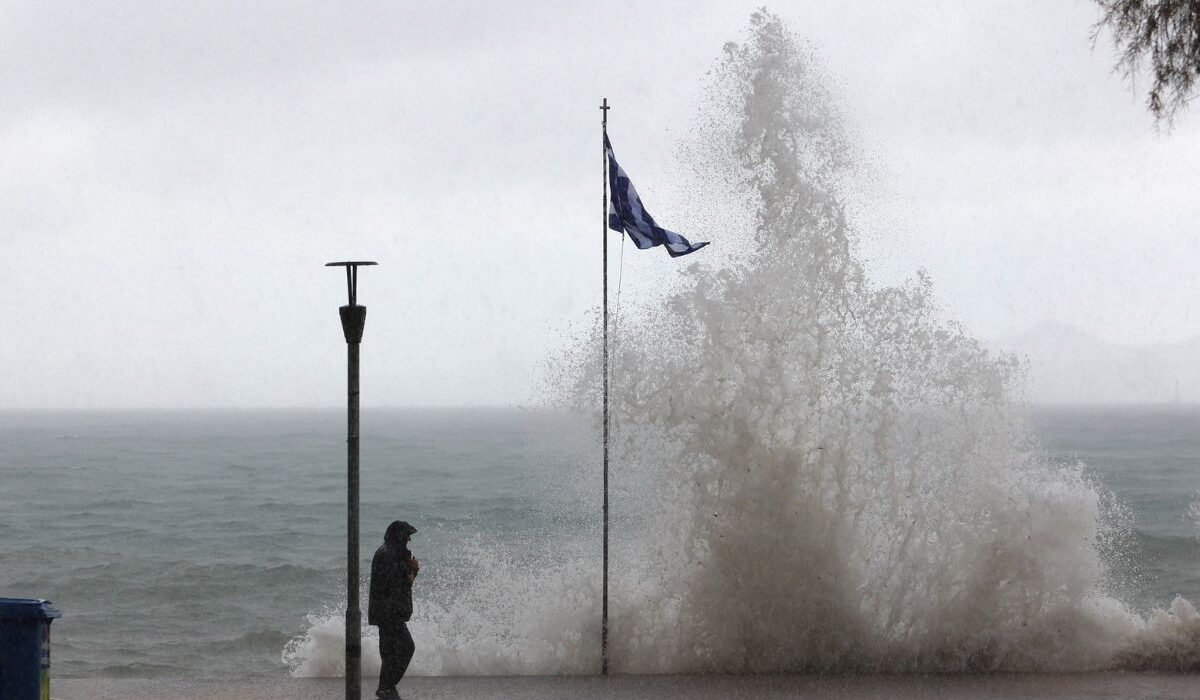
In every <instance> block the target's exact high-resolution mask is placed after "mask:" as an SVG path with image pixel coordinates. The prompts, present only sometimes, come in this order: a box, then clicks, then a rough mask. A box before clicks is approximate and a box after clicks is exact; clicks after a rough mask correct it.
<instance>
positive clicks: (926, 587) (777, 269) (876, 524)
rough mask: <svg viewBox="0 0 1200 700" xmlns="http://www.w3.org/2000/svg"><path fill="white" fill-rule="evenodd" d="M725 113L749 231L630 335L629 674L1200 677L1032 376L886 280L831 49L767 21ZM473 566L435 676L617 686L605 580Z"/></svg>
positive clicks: (721, 109) (1194, 651) (720, 73)
mask: <svg viewBox="0 0 1200 700" xmlns="http://www.w3.org/2000/svg"><path fill="white" fill-rule="evenodd" d="M709 96H710V98H711V99H710V100H709V101H708V102H709V104H711V105H715V106H714V107H712V108H711V109H710V111H708V112H707V113H706V114H704V115H703V116H702V118H701V120H700V122H699V127H698V129H697V132H696V134H697V144H698V145H697V146H695V147H694V148H693V149H691V150H690V152H691V153H693V154H694V155H696V157H697V161H698V162H697V171H698V173H700V174H699V175H698V181H699V182H701V184H703V182H704V181H706V180H707V181H708V182H709V183H710V184H713V185H714V188H713V189H712V190H708V191H705V192H704V195H703V196H704V198H705V199H707V200H708V201H713V200H714V199H720V200H721V201H722V202H723V206H725V207H726V209H727V213H722V210H721V209H720V208H712V207H710V208H708V209H707V210H706V216H708V217H710V218H714V219H721V220H722V223H723V224H724V226H723V227H722V228H721V235H720V236H718V235H717V231H716V230H713V231H710V232H708V233H705V232H704V231H694V233H695V234H697V235H698V236H699V237H700V238H708V239H711V240H713V241H715V242H716V244H715V245H714V246H712V250H711V251H710V250H706V251H705V252H704V253H700V254H697V255H696V256H694V257H696V258H697V260H695V261H692V260H691V259H687V260H686V262H691V263H693V264H691V265H689V266H688V267H687V271H686V275H683V276H682V277H681V280H680V282H679V284H678V286H677V288H676V290H675V291H674V292H673V293H671V294H669V295H666V296H664V298H661V299H656V300H654V303H653V305H652V306H648V307H646V308H643V309H640V311H641V314H640V315H638V314H632V315H630V316H628V317H626V321H624V322H623V323H624V325H623V328H622V329H621V332H620V336H619V338H618V339H617V343H616V346H615V350H614V354H613V361H614V373H613V376H614V390H613V397H614V423H615V434H616V440H615V443H614V444H615V460H614V463H615V464H617V465H619V466H618V467H617V476H616V478H617V479H618V480H620V481H621V482H622V483H623V484H624V486H623V488H624V489H625V490H626V491H625V492H626V493H627V494H628V495H629V499H630V501H628V502H627V503H626V508H627V510H628V511H629V512H628V513H627V514H626V515H627V517H626V526H625V527H624V528H623V529H622V530H621V531H620V532H619V533H618V534H617V536H618V538H619V539H618V541H617V543H616V546H617V548H618V550H617V551H618V552H619V556H617V557H615V559H616V560H619V561H621V562H623V566H621V567H620V568H619V569H617V570H616V571H615V573H614V583H613V591H612V595H613V597H612V662H613V666H614V668H616V669H617V670H619V671H621V672H646V673H649V672H660V673H678V672H710V671H715V672H727V673H748V672H772V671H951V672H962V671H968V672H969V671H987V670H1055V671H1067V670H1087V669H1100V668H1172V669H1181V668H1182V669H1192V668H1196V667H1197V666H1198V665H1200V614H1198V613H1197V612H1196V610H1195V608H1194V607H1193V606H1192V605H1191V603H1189V602H1188V601H1186V600H1183V599H1177V600H1176V601H1175V602H1174V603H1173V604H1172V605H1171V607H1170V609H1166V610H1158V611H1154V612H1152V613H1151V614H1150V615H1149V616H1139V615H1138V614H1135V613H1134V612H1132V611H1131V610H1130V609H1129V607H1128V606H1127V605H1125V604H1124V603H1122V602H1121V600H1120V598H1119V591H1120V590H1121V584H1122V576H1123V571H1122V568H1121V565H1122V562H1123V559H1122V558H1121V549H1120V548H1119V547H1117V546H1115V545H1114V543H1115V542H1117V540H1118V537H1117V535H1118V534H1119V530H1120V528H1121V525H1122V518H1123V517H1124V516H1123V514H1122V512H1121V511H1120V509H1119V508H1117V507H1116V506H1115V505H1114V504H1113V503H1112V499H1111V498H1110V497H1108V496H1107V495H1106V492H1105V491H1104V490H1103V489H1102V488H1099V487H1098V486H1097V485H1096V484H1094V483H1092V482H1090V481H1089V480H1088V479H1087V478H1085V476H1084V475H1083V473H1082V470H1081V468H1080V466H1079V465H1054V464H1050V463H1049V462H1048V460H1047V459H1046V458H1045V456H1044V455H1043V454H1042V453H1041V451H1040V450H1039V449H1038V447H1037V445H1036V444H1035V442H1034V441H1033V439H1032V438H1031V433H1030V428H1029V426H1028V424H1027V421H1026V418H1025V416H1024V409H1023V407H1022V402H1021V401H1020V397H1019V395H1018V391H1019V389H1018V388H1019V382H1020V368H1019V366H1018V365H1017V364H1016V363H1015V362H1014V361H1013V360H1012V359H1011V358H1007V357H1003V356H1000V357H997V356H995V355H993V354H990V353H989V352H988V351H987V350H985V349H984V348H983V347H982V345H981V344H980V343H979V342H977V341H976V340H975V339H973V338H971V337H969V336H968V335H966V334H965V333H963V332H962V331H961V330H960V329H959V328H957V327H956V326H954V325H953V324H948V323H946V322H944V321H941V320H939V314H938V311H937V307H936V304H935V302H934V297H933V288H932V284H931V282H930V281H929V280H928V279H927V278H926V277H925V276H923V275H920V274H918V275H917V277H916V278H915V279H914V280H912V281H911V282H909V283H907V284H905V285H902V286H898V287H877V286H873V285H872V284H871V282H870V280H869V279H868V278H867V275H866V272H865V270H864V267H863V265H862V263H861V261H860V259H859V257H858V256H857V254H856V236H857V234H856V232H855V230H854V228H853V224H852V221H851V220H850V216H849V215H848V214H847V205H846V201H848V200H847V191H848V189H849V188H850V187H852V182H853V179H852V178H851V175H852V165H853V158H852V157H851V155H852V154H851V149H850V147H849V146H848V140H847V138H846V136H845V134H844V133H843V131H842V129H841V127H840V124H839V119H838V116H837V114H836V110H835V109H834V107H833V103H832V101H831V99H830V94H829V91H828V89H826V87H825V85H824V82H823V80H822V78H821V76H820V75H819V71H818V70H817V69H816V68H815V66H814V60H813V57H812V52H811V50H809V49H808V48H807V47H806V46H805V45H804V44H803V43H802V42H800V41H798V40H796V39H795V38H794V37H793V36H792V35H791V34H790V33H789V32H788V31H787V30H786V29H785V28H784V27H783V26H782V24H781V23H780V22H779V21H778V20H777V19H776V18H774V17H772V16H771V15H769V14H766V13H757V14H756V15H755V16H754V18H753V20H752V23H751V29H750V34H749V37H748V39H747V41H746V42H745V43H744V44H742V45H740V46H739V45H729V46H727V48H726V56H725V58H724V60H723V61H722V63H721V64H720V66H719V68H718V69H717V70H716V71H715V72H714V79H713V83H712V86H711V89H710V95H709ZM716 184H719V185H720V188H721V190H722V191H724V192H726V193H727V194H725V195H724V196H721V197H717V196H716V195H713V194H712V192H713V191H717V190H716V187H715V185H716ZM747 205H748V206H749V207H750V209H749V214H748V213H747V210H746V209H745V207H746V206H747ZM739 207H740V208H739ZM739 227H740V228H739ZM722 246H724V247H726V250H727V251H735V252H736V254H729V253H726V254H723V255H722V254H720V253H716V252H713V251H716V250H719V249H720V248H721V247H722ZM710 252H712V255H710V256H709V257H708V258H705V257H704V256H705V254H706V253H710ZM681 262H685V261H681ZM686 262H685V264H686ZM595 347H596V344H595V339H594V338H593V339H591V341H590V342H588V343H584V344H581V345H580V347H579V348H577V351H576V352H575V353H573V354H572V355H570V356H568V357H567V358H565V359H564V361H563V364H562V365H561V366H560V367H559V373H558V375H557V376H571V377H576V378H577V381H576V382H574V384H573V386H568V385H564V386H563V387H562V390H563V392H564V394H565V395H566V396H567V397H568V398H570V397H574V398H576V399H579V403H580V405H588V406H592V405H594V403H595V402H594V397H595V396H596V390H597V387H598V371H597V366H596V354H597V353H595V351H594V348H595ZM499 550H500V551H502V548H499ZM473 561H475V562H476V566H477V568H478V570H479V571H478V575H477V576H475V577H474V578H473V581H468V582H465V583H464V584H463V585H462V587H459V588H456V589H455V590H454V591H453V592H451V591H449V589H447V590H445V591H442V592H441V593H438V592H436V591H435V592H433V593H432V595H431V596H430V600H432V601H433V604H432V605H425V606H424V607H419V610H420V612H419V613H418V617H417V618H416V619H415V620H414V623H413V630H414V637H415V638H416V640H417V644H418V647H419V649H420V653H419V654H418V656H417V658H416V660H415V661H414V666H413V672H414V673H418V674H488V673H584V672H591V671H594V670H595V668H596V667H597V664H598V653H599V652H598V648H597V647H598V645H597V639H598V636H599V629H598V617H599V610H598V606H599V601H598V593H599V592H598V590H597V589H596V587H595V585H594V573H595V565H594V564H595V562H594V561H593V560H592V559H589V558H587V557H564V558H563V559H562V560H560V561H557V562H545V561H543V562H539V563H538V564H537V566H533V567H529V566H524V565H522V564H520V563H518V562H514V561H506V560H505V559H504V557H503V556H497V548H496V547H480V548H479V551H478V552H477V556H476V557H475V558H474V559H473ZM338 635H340V621H339V620H337V618H335V617H334V618H330V617H321V618H316V619H314V624H313V626H312V628H311V629H310V631H309V633H308V635H307V636H306V637H305V638H303V639H302V640H295V641H293V643H292V644H291V645H289V649H288V651H287V652H285V660H287V661H288V662H289V664H290V666H291V668H292V670H293V673H295V674H297V675H323V674H327V673H336V672H338V668H339V664H340V658H337V657H340V654H341V641H340V638H339V637H338ZM368 648H370V649H372V651H370V652H365V653H367V654H368V655H369V654H372V653H375V652H374V651H373V649H374V647H373V646H368ZM377 663H378V661H377V658H372V659H371V660H370V661H369V662H368V663H367V664H365V666H364V667H365V668H372V666H371V664H377Z"/></svg>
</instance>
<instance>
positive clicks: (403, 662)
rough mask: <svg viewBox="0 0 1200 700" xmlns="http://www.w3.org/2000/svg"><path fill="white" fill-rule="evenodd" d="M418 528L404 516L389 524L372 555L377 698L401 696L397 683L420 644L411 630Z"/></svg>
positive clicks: (370, 618) (370, 616) (370, 620)
mask: <svg viewBox="0 0 1200 700" xmlns="http://www.w3.org/2000/svg"><path fill="white" fill-rule="evenodd" d="M416 532H417V528H415V527H413V526H412V525H409V524H408V523H407V522H405V521H403V520H397V521H395V522H393V523H392V524H391V525H388V527H387V532H386V533H384V536H383V545H382V546H380V547H379V549H377V550H375V556H374V557H373V558H372V559H371V590H370V595H369V596H368V598H367V624H368V625H375V626H377V627H378V628H379V657H380V659H381V660H382V661H383V665H382V666H381V667H380V669H379V688H378V690H376V691H375V697H377V698H384V699H386V698H392V699H396V698H399V697H400V694H399V692H398V691H397V690H396V684H397V683H399V682H400V679H401V678H404V672H405V671H406V670H408V662H409V661H412V657H413V652H414V651H415V650H416V646H415V645H414V644H413V639H412V635H411V634H409V632H408V621H409V619H410V618H411V617H412V610H413V604H412V584H413V580H414V579H415V578H416V577H417V572H419V571H420V570H421V564H420V562H418V561H417V560H416V559H415V558H414V557H413V555H412V552H410V551H409V549H408V541H409V539H410V538H411V537H412V536H413V535H414V534H416Z"/></svg>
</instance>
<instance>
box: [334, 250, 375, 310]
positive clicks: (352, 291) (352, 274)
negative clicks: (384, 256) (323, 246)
mask: <svg viewBox="0 0 1200 700" xmlns="http://www.w3.org/2000/svg"><path fill="white" fill-rule="evenodd" d="M378 264H379V263H377V262H372V261H370V260H344V261H342V262H331V263H325V267H344V268H346V291H347V292H349V296H350V304H349V305H350V306H358V268H359V266H360V265H378Z"/></svg>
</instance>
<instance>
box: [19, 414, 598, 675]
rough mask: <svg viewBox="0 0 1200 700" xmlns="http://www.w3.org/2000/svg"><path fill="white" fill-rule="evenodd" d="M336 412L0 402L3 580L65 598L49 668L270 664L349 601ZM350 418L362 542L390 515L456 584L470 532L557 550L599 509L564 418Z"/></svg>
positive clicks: (510, 552)
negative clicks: (78, 408)
mask: <svg viewBox="0 0 1200 700" xmlns="http://www.w3.org/2000/svg"><path fill="white" fill-rule="evenodd" d="M344 431H345V418H344V415H343V414H341V413H339V412H338V411H326V412H294V411H288V412H275V413H271V412H253V411H249V412H245V411H244V412H233V413H217V412H207V413H154V414H150V413H39V414H32V415H22V414H12V413H9V414H0V485H2V487H0V591H3V593H4V595H10V596H36V597H45V598H49V599H51V600H53V601H54V602H55V603H56V604H57V605H58V606H59V607H60V608H61V609H62V610H63V612H64V618H63V619H62V620H60V621H58V622H56V623H54V627H53V631H54V658H55V661H54V663H55V675H59V676H64V677H70V676H86V675H94V674H98V675H106V676H188V675H200V676H209V675H245V674H257V673H273V672H280V671H281V670H282V669H284V668H285V666H284V665H283V663H282V661H281V653H282V652H283V650H284V647H285V645H286V644H287V643H288V641H289V640H291V639H292V638H293V637H295V636H297V635H302V634H303V633H304V632H305V631H306V630H308V628H309V627H310V625H311V623H310V622H309V621H308V620H307V619H306V615H308V614H310V613H314V614H320V613H322V612H323V611H324V610H325V609H326V608H327V607H329V606H336V607H338V608H341V607H344V583H345V573H344V572H345V546H346V545H345V443H344V440H345V435H344ZM362 432H363V447H362V460H363V476H362V539H363V542H362V545H363V546H362V550H363V552H362V556H363V557H364V559H363V561H364V562H369V561H370V559H369V558H370V556H371V554H372V552H373V551H374V548H375V547H376V546H378V544H379V541H381V539H382V532H383V529H384V527H386V525H387V523H388V522H390V521H391V520H393V519H396V518H405V519H408V520H411V521H413V522H414V523H419V527H420V528H421V532H420V533H419V539H418V540H416V542H415V543H414V550H415V551H417V552H418V553H419V554H420V555H421V558H422V560H423V563H424V564H425V574H424V578H425V581H427V582H429V583H428V587H431V588H433V587H444V588H448V589H453V588H454V587H455V586H456V585H458V583H459V580H460V579H461V577H463V576H466V575H468V574H469V571H468V568H467V567H464V566H462V564H461V561H460V560H461V559H462V557H464V556H466V552H467V551H468V550H467V547H468V545H470V544H471V543H472V542H474V543H477V544H480V546H482V543H490V542H501V543H503V544H504V547H505V548H506V554H505V556H508V557H513V556H518V554H517V552H518V551H520V552H523V553H524V554H525V555H527V556H531V557H538V558H543V557H552V556H553V554H552V552H551V550H552V549H553V548H554V547H555V546H557V545H558V544H559V543H562V542H569V541H570V540H571V539H572V538H573V537H575V536H576V535H577V534H578V532H579V531H580V530H582V529H586V528H589V527H590V528H591V529H592V530H596V528H597V525H596V523H594V522H592V523H589V522H587V520H586V518H585V514H584V512H583V508H584V506H586V505H590V504H585V503H581V502H578V501H577V500H576V498H575V497H574V496H573V494H574V493H576V491H577V487H579V486H580V484H579V483H578V482H577V478H578V470H577V467H576V465H577V464H578V462H579V450H578V449H577V448H576V446H575V443H576V442H577V440H578V439H581V437H582V436H580V435H579V434H578V432H577V430H576V424H575V423H573V422H571V421H569V420H568V419H565V418H561V417H556V416H547V415H544V414H535V413H527V412H522V411H433V412H412V411H368V412H367V414H366V415H365V416H364V418H363V428H362ZM592 501H595V496H594V495H593V497H592ZM551 529H552V530H553V533H554V534H553V535H552V536H551V535H550V534H548V533H549V532H550V531H551ZM514 548H516V549H514ZM476 563H477V562H476Z"/></svg>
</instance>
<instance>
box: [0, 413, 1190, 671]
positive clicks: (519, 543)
mask: <svg viewBox="0 0 1200 700" xmlns="http://www.w3.org/2000/svg"><path fill="white" fill-rule="evenodd" d="M1030 415H1031V419H1032V426H1033V429H1034V431H1035V435H1036V440H1037V444H1038V445H1039V446H1040V449H1043V450H1044V452H1045V455H1046V457H1047V458H1048V463H1050V464H1059V465H1075V466H1076V467H1077V468H1079V469H1080V470H1081V471H1082V473H1084V474H1085V475H1086V476H1087V478H1088V479H1089V480H1090V482H1089V483H1092V484H1093V487H1094V488H1095V489H1097V490H1100V491H1107V492H1110V495H1109V496H1107V497H1106V500H1105V502H1106V503H1107V504H1108V505H1106V506H1105V508H1106V509H1107V510H1108V511H1109V512H1111V513H1113V514H1114V515H1113V517H1112V520H1113V521H1114V522H1115V523H1116V525H1114V527H1115V528H1116V529H1117V530H1118V533H1117V535H1118V536H1116V537H1115V538H1114V541H1116V540H1119V541H1120V542H1122V543H1123V544H1122V545H1121V546H1120V547H1118V548H1116V550H1113V551H1106V554H1105V556H1106V557H1108V559H1109V560H1110V569H1111V570H1110V571H1109V575H1108V580H1109V581H1110V582H1111V586H1110V588H1111V591H1115V593H1114V595H1116V597H1117V598H1118V599H1120V600H1121V601H1122V603H1124V604H1125V605H1127V607H1128V609H1129V610H1130V611H1133V612H1132V613H1131V614H1134V615H1141V616H1143V617H1146V616H1152V615H1153V614H1154V611H1155V610H1158V611H1160V613H1159V614H1167V613H1164V612H1161V611H1164V610H1166V609H1168V608H1169V606H1170V605H1171V604H1172V602H1173V601H1174V600H1175V599H1176V597H1182V598H1184V599H1188V600H1192V601H1195V600H1200V540H1198V536H1200V530H1198V529H1197V522H1196V518H1197V505H1196V503H1197V494H1198V493H1200V407H1197V406H1187V405H1184V406H1150V407H1082V408H1080V407H1070V408H1065V407H1059V408H1037V409H1033V410H1031V413H1030ZM344 440H345V415H344V412H343V411H340V410H334V409H331V410H313V411H300V410H274V411H268V410H260V411H254V410H242V411H153V412H150V411H146V412H119V411H103V412H30V413H22V412H7V413H2V414H0V596H9V597H37V598H46V599H49V600H51V601H53V603H54V605H55V606H56V607H57V608H58V609H60V610H61V611H62V613H63V617H62V618H61V619H59V620H57V621H55V622H54V623H53V624H52V628H51V629H52V658H53V675H54V676H55V677H60V678H86V677H108V678H151V677H160V678H161V677H178V678H233V677H247V676H271V675H277V676H283V675H289V674H290V675H305V676H322V675H338V674H340V673H341V671H342V668H341V655H342V637H341V636H340V635H341V629H342V624H343V623H342V620H343V618H342V611H343V610H344V608H345V606H346V587H345V586H346V568H345V567H346V454H345V442H344ZM628 469H629V465H627V464H622V463H621V462H620V461H617V462H615V463H614V464H613V467H612V493H613V518H614V520H613V538H614V556H613V561H612V566H613V568H614V570H615V571H621V570H626V569H629V568H631V562H629V561H623V560H622V557H645V556H647V555H646V554H645V552H646V551H649V550H648V549H647V547H648V546H649V545H650V544H652V543H648V542H645V541H644V540H645V538H646V534H645V529H644V528H638V527H636V526H634V525H632V524H631V523H633V521H635V520H637V519H638V517H639V513H636V512H631V509H630V508H623V507H622V500H625V501H626V502H636V501H639V499H638V498H637V494H636V493H632V492H631V489H630V486H629V485H628V483H627V484H626V485H623V484H622V481H626V482H637V483H641V481H640V480H637V479H633V478H632V476H633V475H630V474H629V473H628ZM601 484H602V482H601V453H600V439H599V433H598V430H597V426H596V425H595V422H594V420H592V419H591V418H582V417H578V416H575V415H573V414H571V413H568V412H565V411H552V410H540V409H539V410H533V409H435V410H428V409H426V410H417V409H371V408H368V409H366V410H364V412H363V417H362V497H361V500H362V512H361V533H362V535H361V539H362V543H361V544H362V546H361V551H360V552H359V555H360V561H361V562H363V564H362V567H363V572H364V574H363V577H362V582H361V584H362V587H363V590H364V591H365V586H366V582H367V576H366V573H365V572H367V571H369V561H370V557H371V555H372V553H373V551H374V549H375V548H376V547H377V546H378V545H379V544H380V543H381V541H382V536H383V531H384V529H385V528H386V526H387V524H388V523H389V522H391V521H392V520H396V519H403V520H407V521H409V522H411V523H413V524H414V525H415V526H416V527H417V528H418V533H417V534H416V535H415V536H414V539H413V542H412V549H413V551H414V554H415V555H416V556H417V557H418V558H419V559H420V560H421V562H422V574H421V577H420V579H419V580H418V583H417V585H416V588H415V598H416V606H417V609H418V612H417V615H416V617H415V618H414V623H413V625H414V630H415V634H416V636H417V640H418V652H417V657H416V659H415V661H414V666H413V672H414V673H417V674H429V675H437V674H440V673H455V674H471V673H503V672H506V671H507V672H510V673H521V672H539V673H543V672H549V673H553V672H555V671H556V670H557V671H559V672H562V673H569V672H578V671H585V672H586V670H587V667H588V666H589V665H590V664H592V663H593V662H594V660H595V658H594V657H595V656H596V654H597V653H598V652H596V651H594V648H595V647H598V637H595V635H594V633H595V632H596V631H598V620H596V619H595V618H596V617H597V614H598V612H599V608H598V598H599V593H600V578H601V517H602V516H601V493H602V491H601V488H602V486H601ZM634 488H636V487H634ZM629 531H637V532H639V537H640V538H641V539H642V540H643V541H641V542H631V541H629V538H628V537H627V536H626V535H625V533H627V532H629ZM1028 546H1030V547H1034V546H1038V545H1037V543H1036V542H1030V544H1029V545H1028ZM1080 546H1086V545H1085V544H1084V543H1081V544H1080ZM769 554H770V552H764V555H769ZM985 555H986V553H983V552H981V553H979V556H985ZM797 575H802V574H800V572H797ZM522 581H525V582H534V583H533V584H531V585H524V584H523V583H521V582H522ZM662 585H663V586H664V588H665V589H666V590H669V589H670V586H671V585H672V583H671V582H670V581H664V582H662ZM678 585H679V586H680V587H683V586H686V585H694V584H690V583H687V582H685V581H679V582H678ZM735 593H736V591H730V594H735ZM531 598H539V599H543V600H541V601H540V602H539V601H531ZM661 598H662V605H668V606H669V605H671V604H672V603H671V601H672V600H674V599H676V596H673V595H670V594H664V595H662V597H661ZM545 599H553V600H552V601H549V602H547V600H545ZM363 600H364V601H365V597H364V598H363ZM625 612H627V613H628V612H630V611H625ZM633 612H635V613H636V611H633ZM613 614H614V616H620V615H621V614H622V611H621V610H617V609H614V613H613ZM534 617H538V618H540V619H531V618H534ZM364 628H365V630H366V634H367V640H366V641H365V644H366V649H365V651H364V655H365V656H364V672H366V673H371V672H372V671H373V670H376V669H377V668H378V656H377V651H376V647H375V646H374V644H373V630H372V628H369V627H365V626H364ZM617 632H619V630H614V634H615V633H617ZM481 640H487V643H486V644H481V643H480V642H481ZM623 643H624V642H623V641H622V640H620V639H617V638H616V637H614V645H620V644H623Z"/></svg>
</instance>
